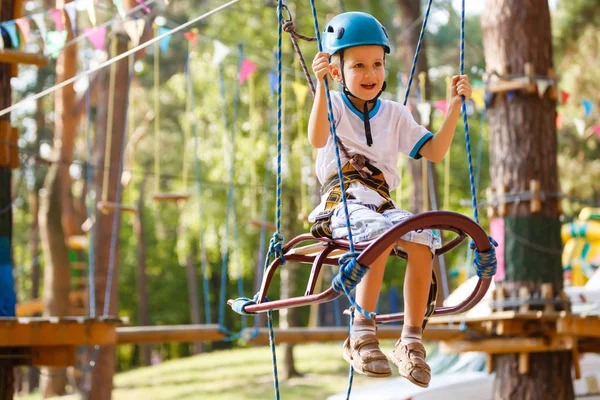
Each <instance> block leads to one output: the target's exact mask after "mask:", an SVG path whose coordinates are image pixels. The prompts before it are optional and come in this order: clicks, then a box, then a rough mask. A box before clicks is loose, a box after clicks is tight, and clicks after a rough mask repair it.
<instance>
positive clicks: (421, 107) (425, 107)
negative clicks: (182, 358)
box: [417, 102, 431, 126]
mask: <svg viewBox="0 0 600 400" xmlns="http://www.w3.org/2000/svg"><path fill="white" fill-rule="evenodd" d="M417 111H418V112H419V116H420V117H421V125H425V126H427V125H429V122H431V121H430V117H431V104H429V103H427V102H424V103H419V104H417Z"/></svg>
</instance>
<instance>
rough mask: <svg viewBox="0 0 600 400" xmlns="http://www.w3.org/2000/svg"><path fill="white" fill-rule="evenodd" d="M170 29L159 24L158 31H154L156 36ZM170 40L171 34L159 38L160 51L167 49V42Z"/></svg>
mask: <svg viewBox="0 0 600 400" xmlns="http://www.w3.org/2000/svg"><path fill="white" fill-rule="evenodd" d="M169 31H170V29H169V28H165V27H164V26H160V27H159V28H158V31H157V32H156V33H157V34H158V36H162V35H164V34H165V33H167V32H169ZM170 41H171V35H169V36H166V37H164V38H162V39H160V51H162V52H165V51H167V50H169V42H170Z"/></svg>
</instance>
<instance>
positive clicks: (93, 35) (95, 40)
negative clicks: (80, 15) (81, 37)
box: [84, 26, 106, 50]
mask: <svg viewBox="0 0 600 400" xmlns="http://www.w3.org/2000/svg"><path fill="white" fill-rule="evenodd" d="M84 32H85V35H86V36H87V38H88V40H89V41H90V42H91V43H92V44H93V45H94V47H95V48H96V49H98V50H104V46H105V44H106V26H101V27H98V28H85V29H84Z"/></svg>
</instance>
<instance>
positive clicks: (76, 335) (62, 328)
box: [0, 317, 123, 347]
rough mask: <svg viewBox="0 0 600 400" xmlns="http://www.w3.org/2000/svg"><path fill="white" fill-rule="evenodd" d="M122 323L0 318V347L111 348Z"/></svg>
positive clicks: (72, 319) (109, 320)
mask: <svg viewBox="0 0 600 400" xmlns="http://www.w3.org/2000/svg"><path fill="white" fill-rule="evenodd" d="M122 323H123V321H122V320H121V319H119V318H106V319H105V318H95V319H93V318H87V317H47V318H46V317H39V318H38V317H32V318H8V317H0V347H18V346H93V345H101V346H102V345H114V344H116V343H117V333H116V327H117V325H120V324H122Z"/></svg>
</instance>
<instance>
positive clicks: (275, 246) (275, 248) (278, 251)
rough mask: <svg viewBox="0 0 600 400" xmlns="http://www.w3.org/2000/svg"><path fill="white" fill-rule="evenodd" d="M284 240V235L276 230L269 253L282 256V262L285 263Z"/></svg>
mask: <svg viewBox="0 0 600 400" xmlns="http://www.w3.org/2000/svg"><path fill="white" fill-rule="evenodd" d="M283 241H284V239H283V235H282V234H281V233H279V232H275V233H274V234H273V237H272V238H271V240H270V241H269V253H272V254H275V256H276V257H279V258H281V262H282V263H285V256H284V255H283Z"/></svg>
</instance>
